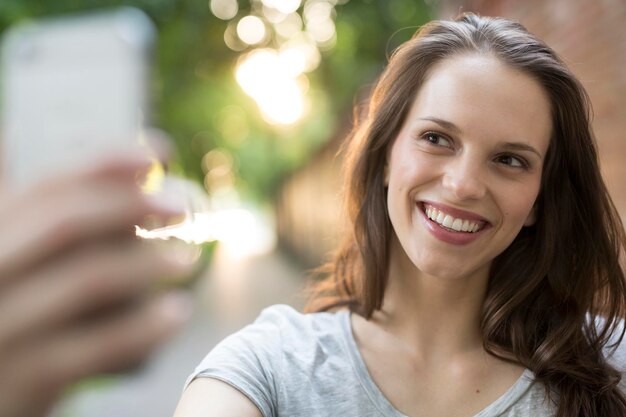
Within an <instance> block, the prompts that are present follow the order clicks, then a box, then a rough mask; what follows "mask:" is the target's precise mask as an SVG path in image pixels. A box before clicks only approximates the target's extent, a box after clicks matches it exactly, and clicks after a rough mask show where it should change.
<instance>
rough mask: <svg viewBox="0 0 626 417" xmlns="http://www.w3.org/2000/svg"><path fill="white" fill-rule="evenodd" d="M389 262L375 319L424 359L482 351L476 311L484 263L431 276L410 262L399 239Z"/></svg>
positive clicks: (484, 278) (481, 295) (481, 293)
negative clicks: (477, 267)
mask: <svg viewBox="0 0 626 417" xmlns="http://www.w3.org/2000/svg"><path fill="white" fill-rule="evenodd" d="M390 265H391V266H390V270H389V281H388V285H387V289H386V291H385V297H384V299H383V307H382V310H381V311H379V312H376V313H375V315H374V317H373V318H372V319H373V320H374V321H375V322H378V324H379V325H381V326H382V327H383V328H385V330H387V331H388V332H390V333H392V334H393V335H394V336H396V337H397V338H398V339H399V342H400V343H402V344H404V345H405V346H406V347H407V348H409V349H410V350H412V351H413V353H414V354H415V355H416V357H417V358H420V359H422V360H431V359H432V360H436V359H437V358H438V357H441V358H450V357H451V356H454V355H458V354H464V353H468V352H476V351H478V350H482V336H481V332H480V316H481V310H482V305H483V301H484V297H485V291H486V287H487V279H488V275H489V267H488V266H487V267H485V268H483V269H481V270H478V271H475V272H473V273H471V274H469V275H467V276H462V277H438V276H433V275H429V274H427V273H424V272H423V271H420V270H418V269H417V268H416V267H415V266H414V265H413V263H412V262H411V261H410V260H409V259H408V257H407V255H406V254H405V252H404V250H403V249H402V248H401V246H400V244H399V243H397V242H395V245H394V244H392V248H391V258H390Z"/></svg>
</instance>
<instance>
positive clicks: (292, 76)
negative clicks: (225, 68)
mask: <svg viewBox="0 0 626 417" xmlns="http://www.w3.org/2000/svg"><path fill="white" fill-rule="evenodd" d="M302 69H303V66H302V63H301V62H300V60H297V59H295V58H294V59H286V58H283V59H282V60H281V59H280V56H279V54H278V53H277V52H276V51H274V50H272V49H257V50H255V51H253V52H251V53H249V54H248V55H246V56H245V57H244V59H243V60H242V62H241V63H240V64H239V66H238V67H237V70H236V78H237V82H238V83H239V85H241V87H242V88H243V90H244V91H245V92H246V93H247V94H248V95H249V96H251V97H252V98H253V99H254V100H255V101H256V102H257V104H258V105H259V107H260V108H261V111H262V113H263V116H264V117H265V118H266V120H267V121H268V122H270V123H275V124H292V123H295V122H296V121H298V119H300V117H301V116H302V114H303V113H304V97H303V92H302V91H301V89H300V85H299V83H298V82H297V81H296V77H298V76H299V75H300V74H301V73H302Z"/></svg>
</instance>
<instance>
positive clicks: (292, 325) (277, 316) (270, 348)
mask: <svg viewBox="0 0 626 417" xmlns="http://www.w3.org/2000/svg"><path fill="white" fill-rule="evenodd" d="M340 334H341V324H340V319H339V316H338V315H337V313H306V314H305V313H301V312H299V311H297V310H295V309H294V308H292V307H290V306H287V305H274V306H271V307H268V308H266V309H264V310H263V311H262V312H261V314H260V315H259V316H258V317H257V319H256V320H255V321H254V322H253V323H251V324H249V325H247V326H245V327H244V328H243V329H241V330H239V331H237V332H236V333H234V334H232V335H230V336H228V337H227V338H225V339H224V340H222V341H221V342H220V343H219V344H218V345H217V346H215V347H214V348H213V349H212V350H211V351H210V352H209V354H208V355H207V356H206V357H205V358H204V360H203V361H202V362H201V363H200V365H199V366H198V367H197V368H196V372H195V376H199V375H202V374H206V373H207V372H208V370H210V369H231V370H233V371H236V370H242V369H247V370H248V371H250V370H255V371H256V372H257V373H259V374H263V375H265V376H266V377H269V378H271V377H272V375H274V374H279V373H280V372H282V369H283V368H284V365H285V362H288V361H289V360H288V359H287V360H286V359H285V356H290V357H291V356H293V355H294V354H295V355H297V356H302V357H304V356H310V355H311V354H313V353H314V352H317V351H319V346H320V345H324V349H323V350H324V351H326V350H328V351H337V350H338V349H340V346H339V345H340V343H341V340H342V339H341V337H340Z"/></svg>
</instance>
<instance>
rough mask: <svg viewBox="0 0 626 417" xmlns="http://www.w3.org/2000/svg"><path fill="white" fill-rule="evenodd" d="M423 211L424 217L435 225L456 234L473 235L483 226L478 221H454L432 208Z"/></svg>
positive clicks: (426, 207)
mask: <svg viewBox="0 0 626 417" xmlns="http://www.w3.org/2000/svg"><path fill="white" fill-rule="evenodd" d="M424 211H425V213H426V216H427V217H428V218H429V219H431V220H432V221H434V222H435V223H438V224H440V225H442V226H443V227H446V228H448V229H452V230H455V231H457V232H469V233H475V232H477V231H479V230H480V229H481V228H482V226H483V224H484V223H483V222H480V221H472V220H463V219H456V218H454V217H452V216H451V215H449V214H445V213H444V212H442V211H440V210H438V209H436V208H434V207H432V206H425V210H424Z"/></svg>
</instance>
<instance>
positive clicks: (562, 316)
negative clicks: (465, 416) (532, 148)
mask: <svg viewBox="0 0 626 417" xmlns="http://www.w3.org/2000/svg"><path fill="white" fill-rule="evenodd" d="M462 53H480V54H489V55H491V56H494V57H496V58H498V59H500V60H501V61H502V62H504V63H506V64H508V65H511V66H512V67H513V68H516V69H518V70H521V71H523V72H524V73H526V74H528V75H529V76H531V77H533V78H534V79H535V80H537V81H538V82H539V83H540V84H541V85H542V86H543V88H544V90H545V91H546V93H547V94H548V96H549V99H550V103H551V110H552V124H553V132H552V138H551V140H550V145H549V149H548V153H547V156H546V161H545V164H544V166H543V173H542V185H541V190H540V194H539V196H538V199H537V201H536V205H535V210H536V216H537V221H536V223H535V224H534V225H533V226H531V227H525V228H523V230H522V231H521V232H520V233H519V235H518V236H517V237H516V239H515V240H514V241H513V243H512V244H511V245H510V246H509V247H508V248H507V249H506V250H505V251H504V252H503V253H502V254H500V255H499V256H498V257H497V258H496V259H495V260H494V262H493V264H492V268H491V271H490V277H489V283H488V289H487V294H486V299H485V302H484V306H483V311H482V319H481V329H482V334H483V343H484V347H485V349H486V350H487V351H488V352H489V353H491V354H492V355H494V356H497V357H499V358H501V359H504V360H508V361H513V362H516V363H519V364H521V365H523V366H525V367H527V368H528V369H530V370H531V371H533V372H534V374H535V376H536V379H537V380H538V381H540V382H542V383H543V384H544V386H545V387H546V392H547V393H548V395H549V396H551V398H554V397H553V392H557V393H558V397H559V400H558V412H557V416H558V417H566V416H567V417H569V416H588V417H606V416H626V398H625V396H624V394H623V393H622V392H621V391H620V389H619V387H618V383H619V381H620V378H621V375H620V373H619V372H618V371H617V370H616V369H614V368H613V367H612V366H611V365H610V364H609V363H607V361H606V359H605V354H606V349H607V348H611V347H612V346H614V345H616V344H617V343H620V342H621V340H622V338H623V337H624V330H623V327H621V328H620V324H623V318H624V316H625V312H626V281H625V279H624V270H623V267H622V265H620V256H623V251H624V248H626V238H625V235H624V227H623V225H622V223H621V220H620V218H619V215H618V213H617V210H616V209H615V207H614V205H613V203H612V201H611V199H610V197H609V195H608V192H607V189H606V187H605V185H604V182H603V181H602V178H601V175H600V169H599V166H598V158H597V151H596V145H595V139H594V137H593V132H592V130H591V126H590V119H591V107H590V104H589V99H588V97H587V94H586V92H585V90H584V88H583V87H582V85H581V84H580V83H579V82H578V80H577V79H576V78H575V77H574V76H573V75H572V73H571V72H570V71H569V70H568V69H567V67H566V66H565V65H564V63H563V62H562V61H561V60H560V59H559V57H558V56H557V55H556V54H555V52H554V51H553V50H552V49H550V48H549V47H548V46H546V44H545V43H543V42H542V41H541V40H539V39H538V38H536V37H535V36H533V35H532V34H530V33H529V32H528V31H527V30H526V29H525V28H524V27H523V26H522V25H520V24H518V23H515V22H511V21H508V20H505V19H501V18H486V17H479V16H476V15H474V14H463V15H461V16H459V17H458V18H457V19H455V20H454V21H435V22H431V23H429V24H427V25H425V26H424V27H422V28H421V29H420V30H419V31H418V32H417V33H416V35H415V36H414V37H413V38H412V39H411V40H410V41H408V42H406V43H405V44H403V45H402V46H400V47H399V48H398V49H397V50H396V51H395V52H394V53H393V55H392V56H391V58H390V61H389V65H388V66H387V68H386V70H385V71H384V73H383V74H382V75H381V77H380V79H379V81H378V83H377V85H376V88H375V89H374V91H373V94H372V96H371V98H370V100H369V107H368V109H367V113H366V115H365V117H364V118H363V120H361V121H360V122H359V123H357V124H356V126H355V129H354V130H353V132H352V134H351V135H350V137H349V138H348V139H349V140H348V141H347V142H346V147H345V149H344V150H345V158H346V159H345V165H344V169H345V184H344V193H345V204H346V209H347V214H348V217H349V219H350V222H351V226H352V228H351V230H350V233H347V234H346V236H345V238H344V242H343V244H342V245H341V246H340V248H339V250H338V251H337V252H336V254H335V256H334V258H333V260H332V261H331V262H330V263H329V264H327V265H326V266H325V267H324V268H322V269H321V271H325V275H326V278H325V279H323V280H321V281H318V282H317V283H316V284H315V285H314V287H313V293H312V297H311V300H310V302H309V305H308V307H307V310H308V311H320V310H327V309H330V308H334V307H338V306H349V307H350V309H351V310H352V311H355V312H357V313H359V314H361V315H363V316H364V317H366V318H370V317H371V315H372V313H373V312H374V311H375V310H378V309H380V308H381V306H382V302H383V296H384V292H385V288H386V285H387V277H388V269H389V242H390V239H391V237H392V236H393V233H394V232H393V228H392V226H391V223H390V221H389V218H388V215H387V211H386V192H385V187H384V181H383V172H384V164H385V160H386V152H387V150H388V148H389V146H390V144H391V143H392V142H393V140H394V139H395V137H396V136H397V135H398V133H399V131H400V128H401V127H402V124H403V122H404V119H405V117H406V115H407V113H408V110H409V108H410V106H411V104H412V102H413V100H414V99H415V96H416V93H417V91H418V89H419V88H420V86H421V85H422V83H423V80H424V78H425V75H426V73H427V71H428V70H429V69H430V68H432V67H433V65H434V64H436V63H437V62H440V61H442V60H444V59H447V58H450V57H452V56H455V55H458V54H462ZM595 318H601V319H599V320H596V319H595ZM620 329H621V330H620ZM611 343H613V345H611Z"/></svg>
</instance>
